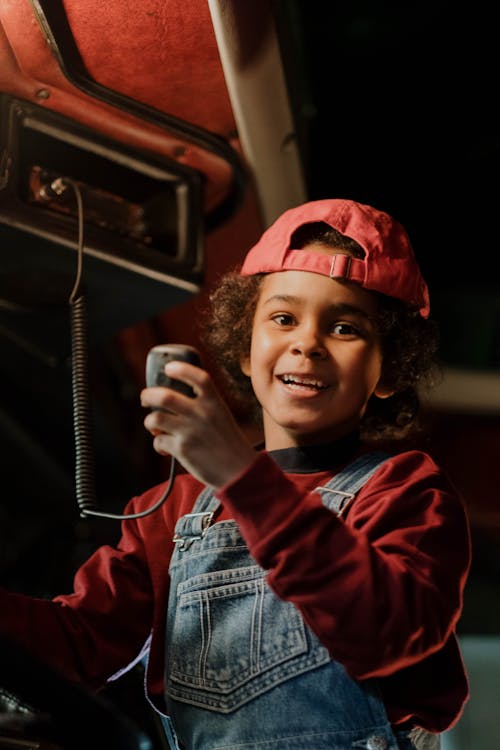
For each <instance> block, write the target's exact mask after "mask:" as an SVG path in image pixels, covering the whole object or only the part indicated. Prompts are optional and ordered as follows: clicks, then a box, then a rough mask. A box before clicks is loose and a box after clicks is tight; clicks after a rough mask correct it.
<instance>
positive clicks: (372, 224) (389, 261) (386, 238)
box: [240, 198, 430, 318]
mask: <svg viewBox="0 0 500 750" xmlns="http://www.w3.org/2000/svg"><path fill="white" fill-rule="evenodd" d="M318 221H321V222H325V223H326V224H328V225H329V226H331V227H333V229H336V230H337V231H338V232H340V233H341V234H344V235H346V236H347V237H350V238H351V239H353V240H356V242H357V243H358V244H359V245H361V247H362V248H363V250H364V251H365V253H366V257H365V258H363V259H359V258H352V257H351V256H350V255H347V254H346V253H345V251H340V252H339V253H334V254H333V255H322V254H321V253H315V252H310V251H306V250H302V249H295V248H293V247H290V240H291V236H292V234H293V233H294V232H295V230H297V229H298V228H299V227H301V226H303V225H304V224H311V223H312V222H318ZM276 271H311V272H313V273H320V274H323V275H324V276H330V277H331V278H332V279H344V280H345V281H353V282H355V283H356V284H361V286H362V287H364V288H365V289H371V290H372V291H376V292H382V294H386V295H388V296H389V297H396V298H397V299H400V300H402V301H403V302H406V303H407V304H408V305H411V306H412V307H416V308H418V310H419V312H420V314H421V315H422V317H424V318H427V317H428V315H429V311H430V306H429V291H428V288H427V284H426V283H425V281H424V279H423V277H422V274H421V272H420V269H419V267H418V263H417V261H416V258H415V255H414V252H413V249H412V246H411V244H410V240H409V238H408V235H407V233H406V231H405V229H404V227H403V226H402V225H401V224H399V223H398V222H397V221H396V220H395V219H393V218H392V217H391V216H389V214H386V213H384V212H383V211H379V210H377V209H376V208H372V206H367V205H364V204H363V203H356V202H355V201H351V200H343V199H339V198H331V199H324V200H317V201H310V202H309V203H304V204H302V205H300V206H296V207H295V208H291V209H289V210H288V211H285V212H284V213H283V214H282V215H281V216H280V217H279V218H278V219H276V221H275V222H274V223H273V224H271V226H270V227H269V228H268V229H266V231H265V232H264V233H263V234H262V236H261V238H260V240H259V241H258V242H257V244H256V245H254V246H253V247H252V248H251V249H250V250H249V252H248V254H247V256H246V258H245V260H244V262H243V265H242V268H241V271H240V273H241V274H242V275H243V276H252V275H253V274H256V273H274V272H276Z"/></svg>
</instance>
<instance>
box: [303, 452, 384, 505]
mask: <svg viewBox="0 0 500 750" xmlns="http://www.w3.org/2000/svg"><path fill="white" fill-rule="evenodd" d="M388 458H389V454H388V453H383V452H382V451H372V452H371V453H365V454H363V455H362V456H359V457H358V458H356V459H355V460H354V461H352V463H350V464H348V465H347V466H346V467H345V468H344V469H342V471H340V472H339V473H338V474H336V475H335V476H334V477H333V478H332V479H330V481H329V482H327V484H325V485H324V486H322V487H316V489H315V492H320V493H323V492H324V493H325V497H323V503H324V504H325V505H326V507H327V508H328V509H329V510H331V511H333V513H336V514H337V515H339V516H340V515H341V514H342V513H344V511H346V510H347V508H348V507H349V505H350V504H351V502H352V501H353V500H354V498H355V496H356V493H357V492H359V490H360V489H361V487H362V486H363V485H364V484H365V482H367V481H368V479H370V477H371V476H373V474H375V472H376V471H377V469H378V468H379V466H380V465H381V464H382V463H383V462H384V461H386V460H387V459H388Z"/></svg>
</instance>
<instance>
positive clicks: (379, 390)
mask: <svg viewBox="0 0 500 750" xmlns="http://www.w3.org/2000/svg"><path fill="white" fill-rule="evenodd" d="M395 392H396V391H395V390H394V388H391V387H390V386H388V385H384V384H383V383H382V382H381V381H380V380H379V382H378V384H377V387H376V388H375V390H374V391H373V395H374V396H376V397H377V398H389V397H390V396H393V395H394V394H395Z"/></svg>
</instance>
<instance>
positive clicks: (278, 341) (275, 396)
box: [242, 271, 391, 450]
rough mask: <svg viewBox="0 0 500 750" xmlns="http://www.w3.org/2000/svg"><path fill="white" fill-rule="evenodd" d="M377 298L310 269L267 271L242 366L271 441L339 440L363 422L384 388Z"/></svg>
mask: <svg viewBox="0 0 500 750" xmlns="http://www.w3.org/2000/svg"><path fill="white" fill-rule="evenodd" d="M376 309H377V303H376V297H375V295H374V294H372V293H371V292H369V291H367V290H365V289H363V288H362V287H360V286H358V285H357V284H346V283H342V282H339V281H335V280H334V279H330V278H329V277H327V276H322V275H320V274H316V273H310V272H306V271H283V272H278V273H271V274H268V275H267V276H265V277H264V279H263V282H262V286H261V291H260V296H259V300H258V302H257V307H256V311H255V317H254V322H253V329H252V343H251V350H250V356H249V357H248V358H246V359H244V360H243V361H242V370H243V372H244V373H245V374H246V375H248V376H249V377H250V378H251V380H252V385H253V389H254V391H255V394H256V396H257V398H258V400H259V402H260V404H261V406H262V408H263V418H264V433H265V440H266V448H267V449H268V450H275V449H278V448H287V447H292V446H295V445H301V444H302V445H304V444H313V443H319V442H327V441H330V440H335V439H336V438H338V437H341V436H342V435H345V434H347V433H348V432H350V431H352V430H353V429H356V428H357V427H358V426H359V422H360V419H361V416H362V414H363V412H364V410H365V407H366V404H367V401H368V399H369V398H370V396H371V395H372V394H373V393H376V394H377V395H379V396H381V397H385V396H388V395H391V394H390V392H385V391H384V389H383V388H379V387H378V382H379V379H380V375H381V366H382V354H381V347H380V341H379V338H378V336H377V332H376V327H375V323H374V314H375V312H376Z"/></svg>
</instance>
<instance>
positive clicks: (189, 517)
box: [173, 486, 219, 550]
mask: <svg viewBox="0 0 500 750" xmlns="http://www.w3.org/2000/svg"><path fill="white" fill-rule="evenodd" d="M218 506H219V500H218V499H217V498H216V497H215V494H214V490H213V487H210V486H207V487H205V488H204V489H203V490H202V491H201V492H200V494H199V495H198V497H197V498H196V502H195V504H194V506H193V512H192V513H187V514H186V515H185V516H181V517H180V518H179V519H178V520H177V523H176V524H175V533H174V538H173V542H174V544H176V545H177V546H178V547H179V548H180V549H182V550H184V549H187V548H188V547H189V546H190V545H191V543H192V542H193V541H194V540H195V539H202V538H203V537H204V536H205V534H206V532H207V529H208V527H209V526H210V524H211V523H212V518H213V516H214V512H215V511H216V510H217V508H218Z"/></svg>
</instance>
